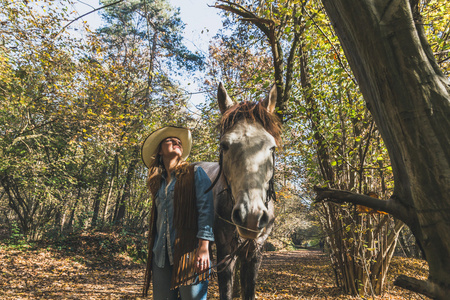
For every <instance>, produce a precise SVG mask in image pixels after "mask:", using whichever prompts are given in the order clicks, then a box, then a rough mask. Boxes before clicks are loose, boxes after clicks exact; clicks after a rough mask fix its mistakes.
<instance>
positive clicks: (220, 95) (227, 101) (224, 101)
mask: <svg viewBox="0 0 450 300" xmlns="http://www.w3.org/2000/svg"><path fill="white" fill-rule="evenodd" d="M217 101H218V102H219V109H220V112H221V113H222V114H223V113H224V112H226V111H227V109H228V108H230V107H231V106H233V104H234V103H233V100H231V98H230V96H228V93H227V90H226V89H225V88H224V86H223V84H222V82H221V83H219V88H218V89H217Z"/></svg>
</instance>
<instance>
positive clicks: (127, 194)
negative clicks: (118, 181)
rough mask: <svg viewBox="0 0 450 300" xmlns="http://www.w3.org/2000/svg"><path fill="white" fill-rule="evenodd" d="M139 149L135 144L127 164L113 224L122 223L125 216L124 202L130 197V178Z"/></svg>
mask: <svg viewBox="0 0 450 300" xmlns="http://www.w3.org/2000/svg"><path fill="white" fill-rule="evenodd" d="M139 149H140V148H139V145H136V146H135V147H134V151H133V154H132V159H131V161H130V164H129V165H128V170H127V178H126V180H125V185H124V187H123V193H122V197H120V202H119V203H118V209H117V214H116V215H115V217H114V224H116V225H117V224H121V225H122V224H123V218H124V217H125V211H126V202H127V200H128V198H129V197H130V189H131V180H132V179H133V175H134V171H135V169H136V165H137V163H138V161H139V159H138V154H139Z"/></svg>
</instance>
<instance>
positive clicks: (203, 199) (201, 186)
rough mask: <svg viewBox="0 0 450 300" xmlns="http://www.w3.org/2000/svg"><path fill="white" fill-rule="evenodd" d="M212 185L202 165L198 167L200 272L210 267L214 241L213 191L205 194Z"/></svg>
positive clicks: (197, 195)
mask: <svg viewBox="0 0 450 300" xmlns="http://www.w3.org/2000/svg"><path fill="white" fill-rule="evenodd" d="M210 185H211V180H210V179H209V177H208V175H206V173H205V171H204V170H203V169H202V168H201V167H197V169H196V171H195V191H196V197H197V199H196V200H197V201H196V203H197V211H198V232H197V238H198V239H199V242H198V251H197V257H196V262H197V263H198V264H197V265H196V267H197V270H198V271H199V272H201V271H204V270H207V269H208V268H209V264H210V262H209V242H213V241H214V234H213V224H214V202H213V195H212V191H209V192H208V193H206V194H205V191H206V190H207V189H208V187H209V186H210Z"/></svg>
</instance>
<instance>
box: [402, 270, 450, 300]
mask: <svg viewBox="0 0 450 300" xmlns="http://www.w3.org/2000/svg"><path fill="white" fill-rule="evenodd" d="M394 285H396V286H399V287H401V288H404V289H407V290H409V291H413V292H416V293H419V294H422V295H424V296H427V297H430V298H432V299H442V300H443V299H448V295H449V292H450V291H449V290H448V289H445V288H442V287H441V286H440V285H438V284H436V283H434V282H431V281H425V280H420V279H417V278H414V277H408V276H405V275H400V276H398V277H397V279H395V281H394Z"/></svg>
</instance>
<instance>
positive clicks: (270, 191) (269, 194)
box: [205, 150, 277, 208]
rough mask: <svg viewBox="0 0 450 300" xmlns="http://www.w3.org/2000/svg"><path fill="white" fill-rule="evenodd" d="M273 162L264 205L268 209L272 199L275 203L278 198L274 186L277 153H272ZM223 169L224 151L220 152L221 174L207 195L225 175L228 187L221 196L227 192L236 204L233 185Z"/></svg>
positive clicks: (218, 174)
mask: <svg viewBox="0 0 450 300" xmlns="http://www.w3.org/2000/svg"><path fill="white" fill-rule="evenodd" d="M272 162H273V169H272V177H271V178H270V180H269V188H268V189H267V191H266V201H265V202H264V205H265V206H266V208H268V205H269V202H270V200H271V199H273V201H275V202H276V201H277V196H276V193H275V185H274V176H275V152H272ZM222 169H223V150H220V155H219V173H217V176H216V178H215V179H214V181H213V183H212V184H211V186H210V187H209V188H208V189H207V190H206V191H205V194H206V193H208V192H209V191H211V190H212V188H213V187H214V186H215V185H216V184H217V182H218V181H219V178H220V175H221V174H222V173H223V178H224V179H225V183H226V185H227V187H226V188H225V189H223V190H222V191H220V192H219V195H220V194H222V193H223V192H227V194H228V197H229V198H231V201H232V203H233V204H234V203H236V201H235V199H234V197H233V193H232V192H231V185H230V183H229V181H228V178H227V176H226V175H225V173H224V172H223V171H222Z"/></svg>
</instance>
